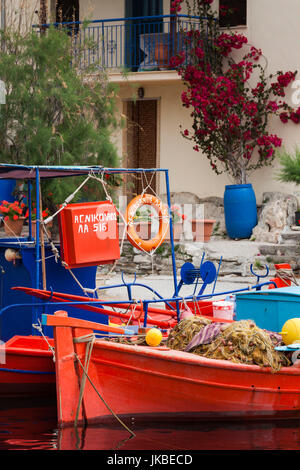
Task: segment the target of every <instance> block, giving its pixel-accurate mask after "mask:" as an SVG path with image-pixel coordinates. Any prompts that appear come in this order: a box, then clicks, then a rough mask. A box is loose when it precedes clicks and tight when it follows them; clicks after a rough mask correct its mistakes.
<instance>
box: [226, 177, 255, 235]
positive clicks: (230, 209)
mask: <svg viewBox="0 0 300 470" xmlns="http://www.w3.org/2000/svg"><path fill="white" fill-rule="evenodd" d="M224 215H225V226H226V230H227V233H228V235H229V237H230V238H232V239H238V238H249V237H250V236H251V234H252V230H253V228H254V227H255V225H256V224H257V207H256V198H255V193H254V190H253V188H252V184H233V185H228V186H225V192H224Z"/></svg>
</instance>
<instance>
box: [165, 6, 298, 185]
mask: <svg viewBox="0 0 300 470" xmlns="http://www.w3.org/2000/svg"><path fill="white" fill-rule="evenodd" d="M179 3H180V2H176V1H175V0H174V2H172V5H173V7H174V8H175V6H176V5H177V6H178V4H179ZM194 3H195V2H194ZM197 4H198V7H200V9H199V11H201V13H205V15H203V16H207V17H209V18H213V12H212V11H210V5H211V4H212V0H201V1H200V0H199V2H197ZM212 23H213V22H212ZM205 27H206V34H207V37H206V38H204V37H203V34H201V33H200V31H197V30H195V29H192V30H190V31H187V32H186V35H185V40H186V44H185V46H186V47H184V49H185V54H183V53H179V54H177V56H176V57H175V58H173V59H172V60H173V64H174V66H175V67H176V68H177V71H178V73H179V74H180V75H181V77H182V79H183V81H184V84H185V85H186V89H185V90H184V92H183V93H182V95H181V100H182V105H183V106H184V107H186V108H190V115H191V118H192V124H191V127H190V130H187V129H183V131H182V134H183V136H184V137H185V138H187V139H189V140H191V142H192V143H193V149H194V150H195V151H196V152H199V151H200V150H201V151H202V152H203V154H205V155H206V157H207V158H208V159H209V163H210V165H211V168H212V169H213V170H214V171H215V172H216V173H217V174H220V173H222V172H224V171H226V172H228V173H230V175H231V176H232V177H233V179H234V180H235V182H237V183H243V182H246V174H247V171H249V170H250V169H251V170H255V169H257V168H260V167H262V166H263V165H269V164H270V162H271V161H272V159H273V158H274V153H275V150H276V149H277V148H278V147H280V146H281V145H282V139H281V138H280V137H278V136H277V135H275V134H269V132H268V129H267V125H268V119H269V118H270V117H271V116H273V115H275V116H278V117H279V118H280V120H281V122H283V123H286V122H288V121H291V122H293V123H295V124H298V123H299V124H300V107H299V108H298V109H296V110H294V109H292V108H291V107H289V106H288V104H287V103H285V102H284V101H283V100H282V99H281V97H284V96H285V90H286V88H287V87H288V86H289V85H290V84H291V82H292V81H293V80H294V79H295V76H296V72H292V71H287V72H282V71H279V72H277V73H275V74H270V75H269V76H267V74H266V67H265V64H262V63H261V61H262V59H263V55H262V51H261V49H259V48H257V47H254V46H250V45H249V44H248V40H247V38H246V37H245V36H244V35H243V34H239V33H233V32H232V33H227V32H224V31H223V30H220V29H218V27H217V29H215V28H214V27H212V29H211V30H210V29H209V26H208V25H205ZM208 44H210V48H211V49H210V50H209V51H208V47H207V45H208ZM246 48H247V50H246ZM244 51H245V52H244ZM235 56H236V57H237V59H236V60H234V58H235ZM212 58H214V59H212ZM214 61H215V62H214ZM250 84H251V85H250ZM252 84H254V85H252ZM254 157H255V158H254Z"/></svg>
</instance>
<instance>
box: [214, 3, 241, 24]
mask: <svg viewBox="0 0 300 470" xmlns="http://www.w3.org/2000/svg"><path fill="white" fill-rule="evenodd" d="M219 21H220V26H221V27H223V28H225V27H226V26H240V25H242V26H244V25H246V24H247V0H220V1H219Z"/></svg>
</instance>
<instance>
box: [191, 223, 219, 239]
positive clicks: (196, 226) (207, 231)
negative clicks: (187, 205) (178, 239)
mask: <svg viewBox="0 0 300 470" xmlns="http://www.w3.org/2000/svg"><path fill="white" fill-rule="evenodd" d="M191 222H192V232H193V240H194V242H196V241H197V242H208V241H209V240H210V237H211V234H212V231H213V227H214V224H215V222H216V221H215V220H213V219H192V221H191Z"/></svg>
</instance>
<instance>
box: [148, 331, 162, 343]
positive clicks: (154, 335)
mask: <svg viewBox="0 0 300 470" xmlns="http://www.w3.org/2000/svg"><path fill="white" fill-rule="evenodd" d="M161 340H162V333H161V331H160V330H158V329H157V328H151V329H150V330H149V331H147V333H146V343H147V344H148V346H153V347H155V346H158V345H159V344H160V342H161Z"/></svg>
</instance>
